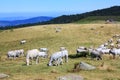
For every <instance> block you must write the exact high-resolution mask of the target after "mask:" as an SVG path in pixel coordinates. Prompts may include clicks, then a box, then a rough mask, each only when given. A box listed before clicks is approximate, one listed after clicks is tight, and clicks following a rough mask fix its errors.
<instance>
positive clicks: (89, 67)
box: [80, 62, 96, 70]
mask: <svg viewBox="0 0 120 80" xmlns="http://www.w3.org/2000/svg"><path fill="white" fill-rule="evenodd" d="M80 69H82V70H94V69H96V67H95V66H92V65H90V64H87V63H85V62H80Z"/></svg>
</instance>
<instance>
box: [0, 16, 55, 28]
mask: <svg viewBox="0 0 120 80" xmlns="http://www.w3.org/2000/svg"><path fill="white" fill-rule="evenodd" d="M51 19H53V17H47V16H40V17H33V18H29V19H26V17H11V18H10V19H9V18H6V19H3V20H2V19H0V27H6V26H16V25H21V24H33V23H38V22H44V21H49V20H51Z"/></svg>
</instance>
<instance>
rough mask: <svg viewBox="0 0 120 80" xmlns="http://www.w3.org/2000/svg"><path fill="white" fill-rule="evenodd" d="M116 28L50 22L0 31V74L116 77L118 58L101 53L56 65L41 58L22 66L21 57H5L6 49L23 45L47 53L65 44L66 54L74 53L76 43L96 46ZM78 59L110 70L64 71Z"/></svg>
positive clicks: (33, 78) (15, 79) (50, 78)
mask: <svg viewBox="0 0 120 80" xmlns="http://www.w3.org/2000/svg"><path fill="white" fill-rule="evenodd" d="M101 26H103V27H101ZM56 27H61V29H62V30H61V32H58V33H56V32H55V28H56ZM119 31H120V24H59V25H58V24H54V25H40V26H33V27H32V26H31V27H27V28H19V29H13V31H11V30H4V31H2V32H0V37H1V38H0V73H6V74H9V75H10V77H9V78H6V79H3V80H56V78H57V77H58V76H63V75H66V74H77V75H81V76H83V77H84V78H85V80H119V79H120V76H119V74H120V66H119V64H120V62H119V60H120V58H117V59H114V60H112V59H110V58H109V55H105V56H104V59H103V60H102V61H96V60H91V59H90V58H89V57H88V58H69V62H68V63H64V64H63V65H61V66H58V67H56V66H52V67H48V66H47V63H48V61H49V59H43V58H41V59H40V63H39V64H38V65H30V66H26V64H25V57H20V58H17V59H16V60H8V59H7V58H6V54H7V52H8V51H9V50H15V49H21V48H23V49H24V50H25V52H26V51H27V50H29V49H34V48H41V47H47V48H48V49H49V54H50V55H51V54H52V53H54V52H56V51H58V50H59V48H60V46H65V47H66V48H67V49H68V51H69V54H70V55H75V54H76V48H77V47H78V46H86V47H90V46H93V47H98V46H99V45H100V44H103V43H105V42H106V41H107V40H108V39H110V38H111V37H112V36H113V35H114V34H119ZM22 39H26V40H27V43H26V44H24V45H20V40H22ZM80 61H84V62H87V63H89V64H92V65H94V66H96V67H98V66H100V64H101V63H103V62H104V63H105V64H106V65H107V66H109V67H110V70H107V69H103V70H100V69H98V68H97V69H96V70H93V71H84V70H81V71H80V72H76V73H72V72H68V71H69V70H72V69H73V68H74V64H75V63H79V62H80ZM34 64H35V62H34Z"/></svg>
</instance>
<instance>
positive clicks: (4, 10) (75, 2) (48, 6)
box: [0, 0, 120, 18]
mask: <svg viewBox="0 0 120 80" xmlns="http://www.w3.org/2000/svg"><path fill="white" fill-rule="evenodd" d="M111 6H120V0H0V18H1V17H13V16H14V17H17V16H21V17H22V16H26V17H27V16H52V17H56V16H60V15H70V14H79V13H84V12H89V11H93V10H97V9H103V8H108V7H111Z"/></svg>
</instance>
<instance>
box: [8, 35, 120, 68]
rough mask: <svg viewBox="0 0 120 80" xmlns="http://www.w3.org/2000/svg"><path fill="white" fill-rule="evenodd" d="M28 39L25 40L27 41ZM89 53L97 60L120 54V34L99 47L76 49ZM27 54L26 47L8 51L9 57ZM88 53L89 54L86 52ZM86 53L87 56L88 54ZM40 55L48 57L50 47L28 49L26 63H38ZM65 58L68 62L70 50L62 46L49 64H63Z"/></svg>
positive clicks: (52, 56) (79, 52) (82, 52)
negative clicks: (25, 52) (103, 56)
mask: <svg viewBox="0 0 120 80" xmlns="http://www.w3.org/2000/svg"><path fill="white" fill-rule="evenodd" d="M25 42H26V41H23V43H25ZM85 53H89V55H90V57H91V59H94V58H96V59H97V60H102V55H103V54H110V55H112V56H113V58H115V56H116V55H119V56H120V35H117V34H116V35H115V36H113V37H112V38H111V39H109V40H108V41H107V42H105V43H104V44H102V45H100V46H99V47H98V48H86V47H84V46H80V47H78V48H77V49H76V55H79V54H85ZM21 55H23V56H25V54H24V49H20V50H13V51H8V53H7V57H8V58H14V59H15V58H16V57H19V56H21ZM86 55H87V54H86ZM86 55H85V56H86ZM39 57H44V58H47V57H48V49H47V48H40V49H32V50H28V51H27V54H26V65H27V66H29V64H30V60H34V59H35V60H36V64H38V62H39ZM63 58H65V62H68V50H67V49H66V48H65V47H60V50H59V51H58V52H55V53H53V54H52V55H51V56H50V59H49V62H48V64H47V65H48V66H53V65H61V64H63Z"/></svg>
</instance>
